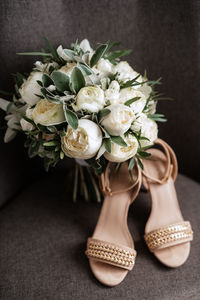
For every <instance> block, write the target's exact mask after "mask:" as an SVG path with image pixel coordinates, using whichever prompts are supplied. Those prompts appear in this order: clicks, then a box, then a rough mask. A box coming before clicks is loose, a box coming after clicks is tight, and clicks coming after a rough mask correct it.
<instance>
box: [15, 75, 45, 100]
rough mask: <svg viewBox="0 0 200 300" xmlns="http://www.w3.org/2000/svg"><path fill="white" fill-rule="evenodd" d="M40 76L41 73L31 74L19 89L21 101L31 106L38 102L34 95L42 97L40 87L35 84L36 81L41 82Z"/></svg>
mask: <svg viewBox="0 0 200 300" xmlns="http://www.w3.org/2000/svg"><path fill="white" fill-rule="evenodd" d="M42 75H43V73H42V72H31V74H30V75H29V77H28V78H27V80H25V81H24V83H23V84H22V86H21V87H20V88H19V93H20V95H21V97H22V99H23V101H24V102H25V103H28V104H29V105H31V106H32V105H35V104H36V103H37V102H38V101H39V100H40V98H39V97H38V96H36V95H40V96H41V95H42V93H41V91H40V89H41V86H40V85H39V84H38V83H37V81H38V80H39V81H42Z"/></svg>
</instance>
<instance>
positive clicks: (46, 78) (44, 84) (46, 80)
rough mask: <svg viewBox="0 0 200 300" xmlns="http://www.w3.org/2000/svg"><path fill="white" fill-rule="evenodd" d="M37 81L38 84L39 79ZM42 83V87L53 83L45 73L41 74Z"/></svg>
mask: <svg viewBox="0 0 200 300" xmlns="http://www.w3.org/2000/svg"><path fill="white" fill-rule="evenodd" d="M37 82H38V84H40V82H41V81H39V80H38V81H37ZM42 84H43V86H44V87H48V86H50V85H51V84H53V80H52V79H51V77H50V76H48V75H47V74H43V75H42Z"/></svg>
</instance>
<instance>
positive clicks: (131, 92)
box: [119, 87, 146, 114]
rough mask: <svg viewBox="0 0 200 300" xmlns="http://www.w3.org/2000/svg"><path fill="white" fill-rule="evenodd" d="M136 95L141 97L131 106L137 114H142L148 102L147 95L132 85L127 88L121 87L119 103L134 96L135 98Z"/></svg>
mask: <svg viewBox="0 0 200 300" xmlns="http://www.w3.org/2000/svg"><path fill="white" fill-rule="evenodd" d="M135 97H140V99H138V100H137V101H135V102H133V103H132V104H131V105H130V107H131V109H132V110H133V112H134V113H135V114H140V113H141V112H142V111H143V109H144V107H145V104H146V97H145V95H144V94H143V93H142V92H140V91H138V90H135V89H134V88H132V87H127V88H124V89H121V90H120V95H119V103H122V104H123V103H125V102H126V101H128V100H130V99H132V98H135Z"/></svg>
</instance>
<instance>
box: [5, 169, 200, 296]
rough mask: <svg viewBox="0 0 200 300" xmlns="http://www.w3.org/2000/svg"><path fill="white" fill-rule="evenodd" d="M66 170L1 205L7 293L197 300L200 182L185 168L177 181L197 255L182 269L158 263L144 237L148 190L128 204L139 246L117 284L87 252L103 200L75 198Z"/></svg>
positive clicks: (131, 227)
mask: <svg viewBox="0 0 200 300" xmlns="http://www.w3.org/2000/svg"><path fill="white" fill-rule="evenodd" d="M68 186H70V179H69V176H68V175H67V174H65V173H64V172H63V171H61V170H60V171H59V172H55V173H53V174H50V175H48V176H46V177H45V178H44V179H43V180H40V181H38V182H35V183H34V184H32V185H30V186H29V187H28V188H26V189H24V190H23V192H22V193H20V194H19V195H18V196H17V197H16V198H15V199H14V200H13V201H12V202H9V203H8V204H7V205H6V206H4V208H3V209H2V210H1V211H0V245H1V246H0V266H1V268H0V286H1V288H0V294H1V299H6V300H11V299H15V300H17V299H19V300H23V299H29V300H32V299H33V300H35V299H37V300H40V299H41V300H44V299H50V300H51V299H52V300H54V299H59V300H62V299H63V300H64V299H65V300H66V299H87V300H88V299H92V300H94V299H137V300H138V299H142V300H143V299H153V300H157V299H158V300H160V299H166V300H167V299H197V298H196V297H197V295H199V294H200V289H199V287H200V279H199V274H200V264H199V253H200V251H199V248H200V240H199V238H198V237H199V234H200V228H199V225H198V224H200V206H199V201H198V199H199V195H200V184H198V183H196V182H194V181H193V180H191V179H189V178H187V177H185V176H182V175H179V176H178V179H177V181H176V188H177V193H178V197H179V201H180V206H181V209H182V212H183V215H184V218H185V220H190V221H191V224H192V227H193V230H194V241H193V242H192V248H191V255H190V257H189V259H188V261H187V262H186V263H185V265H183V266H182V267H180V268H178V269H169V268H167V267H165V266H163V265H162V264H160V263H159V262H158V261H157V260H156V259H155V257H154V256H153V255H152V254H151V253H150V252H149V251H148V249H147V246H146V245H145V242H144V240H143V232H144V226H145V223H146V221H147V218H148V215H149V212H150V206H151V202H150V197H149V195H148V194H145V193H140V195H139V196H138V198H137V199H136V201H135V202H134V204H133V205H132V206H131V208H130V211H129V219H128V223H129V228H130V231H131V233H132V234H133V237H134V241H135V248H136V251H137V253H138V255H137V259H136V264H135V267H134V268H133V270H132V271H131V272H129V274H128V275H127V277H126V278H125V280H124V281H123V282H122V283H121V284H120V285H119V286H117V287H115V288H105V287H104V286H103V285H101V284H100V283H99V282H98V281H97V280H96V279H95V278H94V277H93V275H92V273H91V271H90V268H89V264H88V259H87V257H86V256H85V254H84V251H85V249H86V241H87V238H88V237H89V236H91V235H92V232H93V229H94V227H95V225H96V222H97V218H98V214H99V212H100V208H101V204H98V203H95V202H90V203H86V202H84V201H82V200H81V199H79V200H78V201H77V203H73V202H72V200H71V191H70V190H69V189H68Z"/></svg>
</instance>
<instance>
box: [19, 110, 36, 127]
mask: <svg viewBox="0 0 200 300" xmlns="http://www.w3.org/2000/svg"><path fill="white" fill-rule="evenodd" d="M26 117H27V118H29V119H31V120H32V119H33V108H30V107H28V108H27V110H26ZM20 125H21V127H22V130H23V131H31V130H33V129H34V126H33V124H31V123H29V122H28V121H26V120H25V119H21V120H20Z"/></svg>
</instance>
